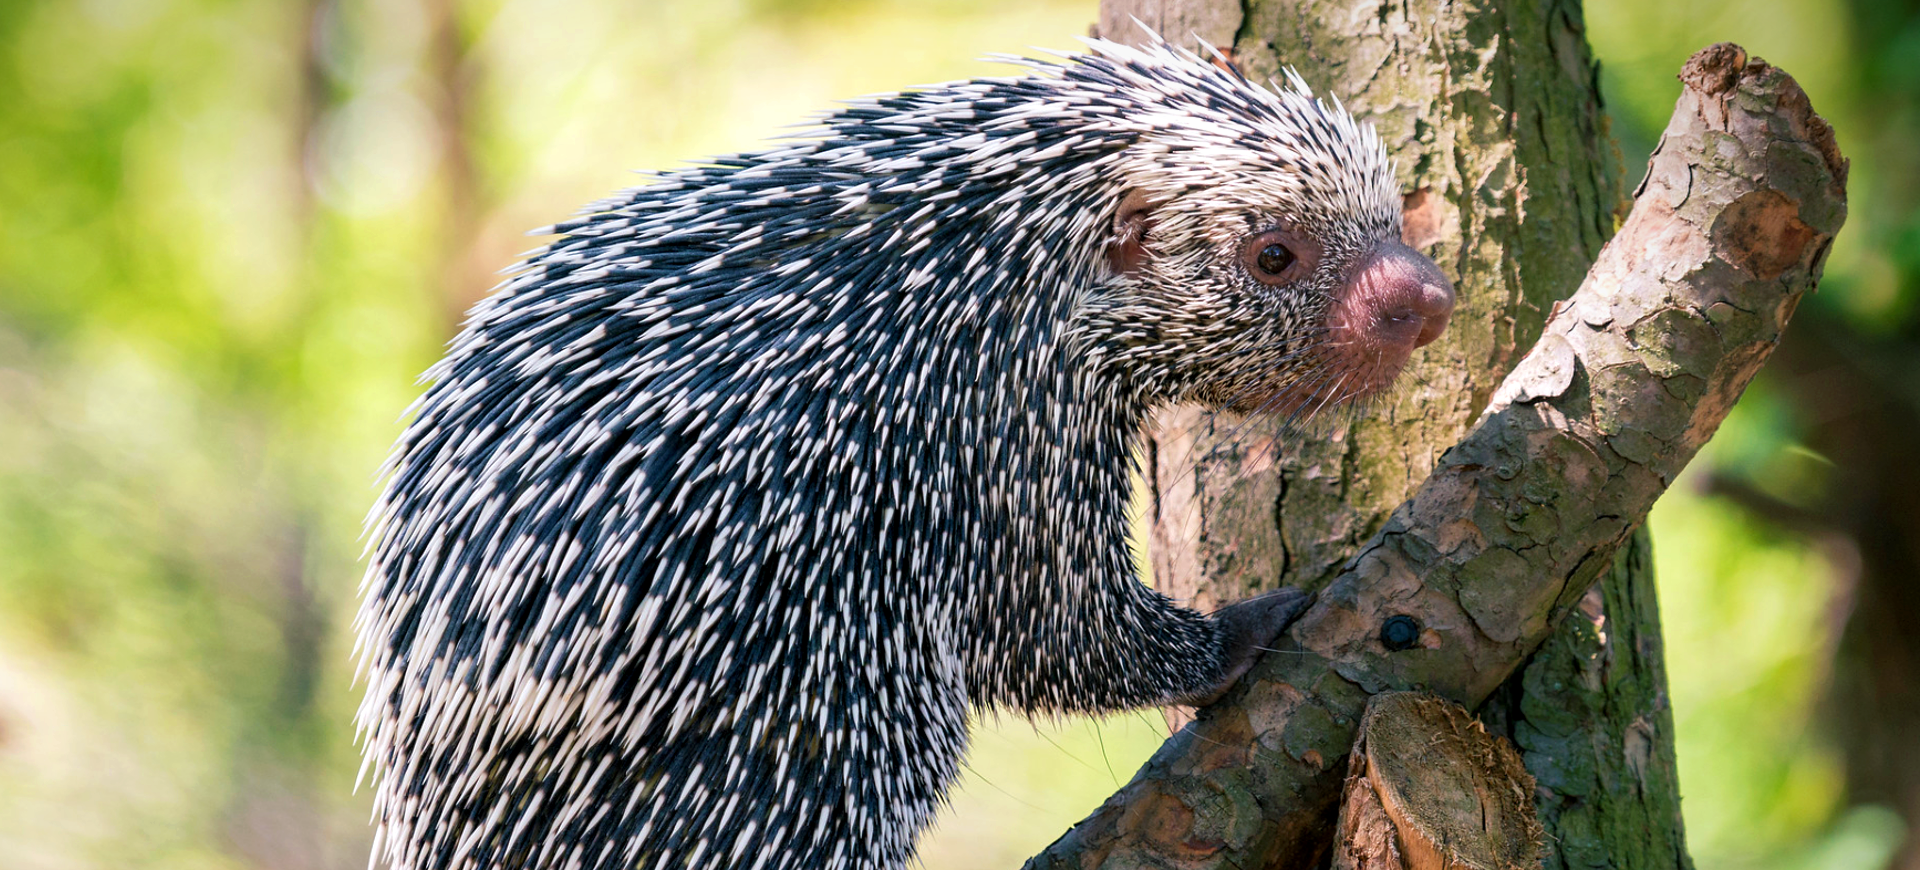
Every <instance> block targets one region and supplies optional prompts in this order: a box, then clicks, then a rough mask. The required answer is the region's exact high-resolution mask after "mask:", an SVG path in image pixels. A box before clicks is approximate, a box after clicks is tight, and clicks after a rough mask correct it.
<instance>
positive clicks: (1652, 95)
mask: <svg viewBox="0 0 1920 870" xmlns="http://www.w3.org/2000/svg"><path fill="white" fill-rule="evenodd" d="M1096 2H1097V0H863V2H827V0H674V2H664V3H662V2H651V3H649V2H635V0H591V2H588V0H578V2H564V3H561V2H532V0H478V2H456V0H307V2H297V0H164V2H162V0H75V2H35V0H0V870H55V868H107V867H141V868H145V867H155V868H161V867H164V868H288V870H299V868H352V870H357V868H361V867H364V866H365V862H366V854H367V847H368V840H369V831H368V828H367V825H366V820H367V815H368V806H367V795H366V791H365V789H362V790H361V791H360V793H359V794H357V795H356V794H355V793H354V778H355V772H356V768H357V756H356V753H355V749H354V745H353V735H352V728H351V717H352V713H353V708H354V705H355V702H356V699H357V691H356V689H355V688H354V687H353V685H352V679H353V673H352V671H353V668H352V656H351V647H352V641H351V637H350V633H349V625H348V623H349V620H350V618H351V613H352V611H353V607H354V594H355V588H356V585H357V583H358V580H359V575H360V569H359V567H358V556H359V551H360V541H359V537H358V536H359V527H360V526H359V524H360V520H361V517H362V514H363V513H364V511H365V510H366V509H367V507H368V505H369V503H370V502H371V500H372V497H373V492H374V490H373V484H374V480H373V472H374V469H375V467H376V466H377V465H378V464H379V461H380V459H381V457H382V456H383V454H384V452H385V450H386V447H387V445H388V443H389V442H390V441H391V440H392V439H393V437H394V435H395V434H396V433H397V431H398V426H397V420H398V417H399V415H400V414H401V412H402V409H403V408H404V407H405V406H406V405H407V403H408V401H409V400H410V399H411V398H412V397H413V395H414V394H415V391H416V389H417V388H416V387H415V386H414V383H413V379H414V376H415V374H416V373H418V372H419V371H420V370H421V369H423V368H424V367H426V366H427V365H428V364H429V363H430V362H431V361H432V360H433V358H434V357H435V355H436V353H437V349H438V348H439V347H440V345H441V343H442V342H443V341H445V340H446V339H447V338H448V337H449V335H450V334H451V330H452V329H453V328H454V324H455V323H456V322H457V320H458V317H459V313H460V312H461V311H462V310H463V309H464V308H465V307H466V306H467V305H468V304H470V303H471V302H472V301H473V300H474V299H475V298H477V297H478V296H479V295H480V294H482V293H483V292H484V291H485V290H486V288H487V287H488V286H490V285H491V283H492V281H493V274H492V273H493V272H494V271H495V270H497V269H499V268H500V267H503V266H505V265H507V264H508V263H510V262H511V261H512V259H513V257H514V255H515V254H516V253H517V252H519V251H520V250H522V249H524V248H527V247H530V246H532V245H533V244H535V242H534V241H532V240H529V239H526V238H525V237H524V236H523V235H522V232H523V230H525V229H526V228H529V227H534V226H539V225H542V224H546V223H549V222H551V221H552V220H554V219H556V218H558V217H561V216H564V215H567V214H569V213H570V212H571V211H572V210H573V209H574V208H576V207H577V206H579V205H581V204H583V203H585V202H587V201H589V200H591V199H594V198H597V197H599V196H601V195H603V194H605V193H607V192H608V191H610V190H612V189H614V188H618V187H622V186H627V185H629V184H632V183H633V182H634V181H635V177H634V176H632V175H630V174H627V173H626V171H625V170H628V169H637V168H662V167H668V166H672V165H674V164H675V163H676V162H677V161H679V160H684V159H688V158H694V157H698V156H701V155H705V154H710V153H717V152H724V151H729V150H739V149H743V148H748V147H751V146H752V145H753V144H754V143H755V142H756V141H758V140H759V139H761V138H763V137H765V136H767V135H770V134H774V133H777V132H779V131H780V130H781V129H782V128H783V127H785V126H787V125H790V124H792V123H793V122H796V121H798V120H801V119H803V118H804V117H805V116H806V115H807V114H808V113H811V112H816V111H818V110H821V109H824V108H827V107H829V106H830V105H831V101H832V100H834V99H836V98H845V97H850V96H856V95H860V94H864V93H870V92H876V91H883V90H893V89H897V88H899V87H900V86H903V85H910V84H915V83H924V82H931V81H938V80H945V79H951V78H956V77H965V76H969V75H974V74H980V73H991V72H995V71H996V70H995V68H994V67H993V66H991V65H988V64H983V63H981V62H978V61H977V60H974V59H975V58H978V57H980V56H982V55H984V54H987V53H989V52H1022V51H1026V50H1027V49H1028V48H1029V47H1031V46H1041V47H1053V48H1065V47H1071V46H1072V45H1073V41H1072V40H1073V37H1074V36H1076V35H1078V34H1082V33H1085V32H1086V30H1087V25H1088V23H1089V22H1090V21H1092V20H1093V18H1094V17H1095V5H1096ZM1586 14H1587V18H1588V22H1589V28H1590V37H1591V39H1592V41H1593V44H1594V49H1595V52H1596V54H1597V55H1598V56H1599V57H1600V58H1601V60H1602V63H1603V83H1604V87H1605V89H1606V94H1607V98H1608V103H1609V106H1608V108H1609V110H1610V111H1611V112H1612V115H1613V118H1614V131H1615V133H1616V134H1617V135H1618V137H1619V139H1620V142H1621V146H1622V150H1623V152H1624V153H1625V155H1626V159H1627V161H1628V165H1629V167H1630V168H1629V173H1628V174H1629V176H1630V177H1633V178H1637V177H1638V173H1639V168H1638V167H1639V166H1640V165H1641V163H1642V161H1643V160H1644V156H1645V153H1646V151H1647V149H1648V148H1649V147H1650V144H1651V142H1652V141H1653V139H1654V137H1655V136H1657V134H1658V131H1659V129H1660V128H1661V127H1662V126H1664V124H1665V120H1666V117H1667V115H1668V113H1669V111H1670V109H1671V107H1672V101H1673V99H1674V97H1675V95H1676V94H1677V92H1678V86H1677V83H1676V82H1675V80H1674V77H1673V74H1674V73H1675V72H1676V71H1677V70H1678V69H1679V66H1680V63H1681V61H1682V60H1684V59H1685V57H1686V56H1687V55H1688V54H1690V53H1691V52H1692V51H1693V50H1695V49H1697V48H1699V47H1701V46H1702V45H1705V44H1707V43H1709V42H1714V41H1718V40H1727V39H1730V40H1735V41H1738V42H1741V43H1743V44H1744V45H1746V46H1747V47H1748V48H1749V49H1750V50H1752V51H1753V52H1755V53H1756V54H1759V55H1761V56H1764V57H1766V58H1767V59H1769V60H1771V61H1773V62H1775V63H1777V64H1779V65H1781V66H1782V67H1784V68H1786V69H1787V70H1788V71H1790V72H1792V73H1794V74H1795V75H1796V76H1798V77H1799V79H1800V81H1801V82H1802V83H1803V84H1804V85H1805V86H1806V89H1807V91H1808V92H1809V94H1810V95H1811V96H1812V98H1813V101H1814V105H1815V106H1816V107H1817V108H1818V109H1819V110H1820V111H1822V112H1823V113H1824V114H1825V115H1826V117H1827V118H1829V119H1830V120H1831V121H1832V122H1833V123H1834V126H1835V127H1836V128H1838V131H1839V137H1840V142H1841V145H1842V147H1843V148H1844V150H1845V151H1846V153H1847V154H1848V155H1849V156H1850V157H1851V158H1852V159H1853V176H1852V185H1851V187H1852V196H1853V208H1852V218H1851V220H1850V222H1849V224H1848V226H1847V228H1846V230H1845V231H1844V232H1843V233H1842V234H1841V237H1840V240H1839V243H1838V244H1837V245H1836V247H1835V249H1834V253H1833V256H1832V259H1831V262H1830V264H1829V266H1828V269H1827V279H1826V281H1825V282H1824V286H1823V287H1822V289H1821V292H1820V294H1819V295H1818V296H1817V297H1816V298H1815V299H1813V300H1811V301H1810V302H1809V303H1808V304H1807V305H1806V306H1804V307H1803V309H1802V316H1801V319H1800V320H1799V321H1797V322H1796V324H1795V333H1794V336H1793V338H1792V339H1790V341H1789V344H1788V346H1787V347H1786V348H1784V349H1783V350H1782V352H1781V354H1780V357H1779V358H1778V360H1777V362H1776V364H1775V365H1774V366H1773V367H1771V368H1770V369H1769V371H1768V372H1767V374H1766V375H1765V376H1764V378H1763V381H1762V382H1761V383H1759V384H1757V385H1756V387H1755V389H1754V391H1753V392H1752V393H1751V394H1750V395H1749V397H1748V398H1747V400H1746V401H1744V402H1743V403H1742V404H1741V406H1740V408H1739V409H1738V410H1737V411H1736V413H1735V415H1734V417H1733V418H1732V419H1731V420H1729V421H1728V423H1727V425H1726V427H1725V429H1724V430H1723V431H1722V434H1721V436H1720V437H1719V438H1718V439H1717V440H1716V441H1714V442H1713V444H1712V445H1711V447H1710V448H1709V451H1708V453H1707V454H1706V455H1705V456H1704V457H1703V459H1702V461H1701V462H1700V463H1697V464H1696V468H1695V470H1693V471H1690V472H1689V477H1688V478H1687V479H1685V480H1683V481H1682V483H1681V485H1679V486H1678V487H1676V489H1675V491H1674V492H1673V493H1671V494H1670V495H1669V496H1668V497H1667V498H1666V499H1665V500H1664V501H1663V502H1662V503H1661V505H1660V506H1659V508H1658V509H1657V510H1656V511H1655V515H1654V519H1653V523H1654V527H1655V530H1656V540H1657V550H1658V555H1659V560H1658V561H1659V570H1660V590H1661V595H1662V596H1663V598H1664V602H1663V604H1664V607H1665V614H1666V629H1667V638H1668V643H1669V662H1670V666H1671V668H1672V674H1671V677H1672V695H1673V706H1674V710H1675V713H1676V718H1677V722H1678V728H1679V742H1680V745H1679V756H1680V766H1681V782H1682V788H1683V793H1684V795H1685V811H1686V817H1687V826H1688V831H1689V839H1690V842H1691V845H1692V849H1693V852H1694V855H1695V858H1696V860H1697V862H1698V864H1699V866H1700V867H1702V868H1713V870H1721V868H1860V870H1867V868H1880V867H1888V866H1899V867H1902V868H1905V870H1916V868H1920V849H1917V848H1915V847H1913V846H1903V845H1902V842H1903V838H1904V837H1905V831H1906V829H1907V827H1908V824H1909V822H1910V821H1911V820H1913V819H1916V818H1920V699H1916V698H1915V697H1913V696H1914V695H1916V694H1920V691H1916V689H1917V688H1920V640H1916V639H1915V637H1920V630H1917V629H1915V627H1914V626H1915V624H1916V622H1920V591H1916V589H1915V587H1917V586H1920V582H1916V581H1920V567H1916V566H1920V471H1917V470H1916V468H1917V467H1920V463H1916V462H1915V461H1914V460H1915V457H1914V455H1913V453H1914V448H1916V447H1920V309H1917V307H1916V304H1917V303H1920V143H1916V141H1915V139H1916V136H1920V2H1916V0H1732V2H1725V3H1722V2H1715V0H1612V2H1604V3H1599V4H1596V5H1592V6H1589V7H1588V8H1587V10H1586ZM1909 634H1912V635H1914V636H1915V637H1909ZM1164 730H1165V729H1164V726H1163V725H1162V724H1161V722H1160V719H1159V717H1158V715H1156V714H1152V713H1147V714H1132V715H1126V716H1119V717H1114V718H1111V719H1108V720H1105V721H1102V722H1086V721H1075V722H1066V723H1057V724H1052V725H1046V726H1036V725H1034V724H1032V723H1028V722H1026V721H1024V720H1020V719H1011V720H1002V721H998V722H989V723H984V724H983V726H982V728H981V729H980V731H979V733H978V736H977V748H976V751H975V753H974V756H973V760H972V763H971V765H970V772H969V774H968V778H967V780H966V783H965V784H964V786H963V787H962V788H961V789H960V790H959V792H958V794H957V795H956V796H955V799H954V804H955V806H954V808H953V810H952V811H950V812H949V813H948V814H947V816H946V817H945V818H944V819H943V821H942V823H941V825H940V827H939V829H938V830H937V831H935V832H934V833H933V834H932V835H931V837H930V838H929V840H928V841H927V842H926V844H925V848H924V855H925V858H926V862H927V864H928V865H929V866H931V867H936V868H971V867H1009V868H1011V867H1016V866H1018V862H1019V861H1020V860H1021V859H1022V858H1024V857H1025V856H1027V855H1028V854H1030V853H1031V852H1033V851H1034V850H1035V849H1037V848H1038V847H1039V846H1040V845H1042V844H1044V843H1045V842H1047V841H1048V840H1050V839H1051V838H1052V837H1053V836H1054V835H1056V834H1057V833H1058V832H1059V831H1061V830H1062V829H1063V828H1064V827H1065V826H1066V825H1068V824H1069V823H1071V822H1072V821H1074V820H1075V819H1077V818H1079V817H1080V816H1081V815H1083V814H1084V813H1086V812H1087V811H1089V810H1090V809H1091V808H1092V807H1093V806H1094V805H1095V804H1096V803H1097V802H1098V801H1099V800H1100V799H1101V798H1102V797H1103V796H1104V795H1105V794H1106V793H1108V792H1109V791H1110V790H1112V789H1113V788H1114V787H1115V786H1116V785H1117V784H1119V783H1121V782H1124V781H1125V780H1126V778H1127V777H1128V776H1129V775H1130V774H1131V773H1132V771H1133V770H1134V768H1135V767H1136V766H1137V765H1138V763H1139V761H1140V760H1141V759H1142V758H1144V756H1145V754H1146V753H1147V752H1149V751H1150V750H1151V749H1152V747H1153V746H1154V745H1156V744H1157V743H1158V741H1159V740H1160V739H1161V737H1162V736H1163V734H1164ZM1903 815H1904V816H1905V818H1906V819H1907V820H1908V821H1903Z"/></svg>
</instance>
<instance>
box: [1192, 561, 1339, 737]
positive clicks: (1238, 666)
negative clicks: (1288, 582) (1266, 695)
mask: <svg viewBox="0 0 1920 870" xmlns="http://www.w3.org/2000/svg"><path fill="white" fill-rule="evenodd" d="M1311 603H1313V596H1312V595H1310V594H1308V593H1307V592H1306V590H1303V589H1296V588H1293V587H1291V586H1289V587H1287V588H1285V589H1276V590H1274V591H1272V592H1268V593H1265V594H1262V595H1257V596H1255V597H1253V598H1249V599H1247V600H1245V601H1236V602H1234V603H1232V604H1229V605H1227V606H1225V607H1222V608H1220V609H1219V610H1217V611H1214V614H1213V621H1214V622H1215V623H1216V624H1218V625H1219V626H1220V636H1221V639H1222V641H1223V642H1222V644H1221V647H1222V649H1221V657H1220V658H1221V664H1222V665H1223V667H1222V668H1221V673H1220V681H1219V682H1217V683H1214V684H1213V685H1211V686H1209V687H1207V688H1205V689H1202V690H1200V691H1198V692H1195V693H1193V694H1191V695H1188V696H1186V697H1184V698H1180V699H1179V700H1178V701H1177V703H1180V704H1185V705H1188V706H1191V707H1205V706H1206V705H1208V704H1211V703H1213V702H1214V701H1217V700H1219V699H1220V696H1221V695H1224V694H1226V693H1227V690H1228V689H1231V688H1233V684H1234V683H1236V682H1239V680H1240V678H1241V677H1242V676H1245V675H1246V673H1247V669H1248V668H1251V667H1253V663H1254V662H1255V661H1257V660H1258V659H1259V658H1260V654H1261V653H1262V652H1265V651H1266V650H1267V649H1269V648H1271V647H1272V646H1273V641H1274V639H1275V638H1277V637H1279V636H1280V633H1281V632H1283V631H1286V630H1287V626H1289V625H1292V624H1293V620H1294V619H1295V618H1297V617H1299V616H1300V614H1301V613H1302V612H1304V611H1305V610H1306V609H1307V605H1308V604H1311Z"/></svg>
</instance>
